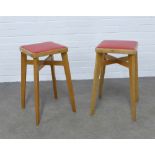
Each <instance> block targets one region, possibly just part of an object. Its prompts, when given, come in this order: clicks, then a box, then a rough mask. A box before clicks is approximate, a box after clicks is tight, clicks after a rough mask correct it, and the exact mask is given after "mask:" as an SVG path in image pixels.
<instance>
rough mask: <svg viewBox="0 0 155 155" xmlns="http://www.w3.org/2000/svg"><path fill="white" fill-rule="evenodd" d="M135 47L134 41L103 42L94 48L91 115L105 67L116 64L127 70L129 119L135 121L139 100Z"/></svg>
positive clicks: (100, 89)
mask: <svg viewBox="0 0 155 155" xmlns="http://www.w3.org/2000/svg"><path fill="white" fill-rule="evenodd" d="M137 46H138V43H137V42H136V41H122V40H105V41H102V42H101V43H100V44H99V45H98V46H97V47H96V63H95V70H94V80H93V88H92V95H91V105H90V113H91V115H93V114H94V113H95V106H96V99H97V95H99V98H101V97H102V89H103V83H104V75H105V68H106V65H110V64H115V63H117V64H120V65H122V66H124V67H127V68H129V75H130V101H131V118H132V120H133V121H136V106H137V102H138V98H139V84H138V60H137V59H138V58H137ZM110 54H126V55H127V56H125V57H121V58H116V57H114V56H112V55H110Z"/></svg>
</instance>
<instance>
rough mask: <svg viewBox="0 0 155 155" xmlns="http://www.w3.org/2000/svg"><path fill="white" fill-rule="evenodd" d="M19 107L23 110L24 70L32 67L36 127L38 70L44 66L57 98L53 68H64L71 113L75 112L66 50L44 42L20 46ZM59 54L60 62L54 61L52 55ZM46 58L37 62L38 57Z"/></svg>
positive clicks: (63, 47)
mask: <svg viewBox="0 0 155 155" xmlns="http://www.w3.org/2000/svg"><path fill="white" fill-rule="evenodd" d="M20 50H21V107H22V109H25V92H26V68H27V64H28V65H33V66H34V102H35V113H36V125H39V123H40V110H39V70H41V69H42V68H43V67H44V66H45V65H49V66H50V67H51V74H52V79H53V91H54V97H55V98H57V87H56V77H55V69H54V66H56V65H57V66H64V71H65V75H66V81H67V86H68V91H69V96H70V102H71V106H72V111H73V112H76V106H75V99H74V91H73V86H72V81H71V74H70V69H69V63H68V55H67V51H68V48H67V47H65V46H63V45H60V44H57V43H54V42H45V43H38V44H31V45H25V46H21V48H20ZM58 53H60V54H61V57H62V61H54V57H53V55H54V54H58ZM27 55H28V56H31V57H32V58H33V60H27ZM41 56H47V58H46V59H45V60H39V57H41Z"/></svg>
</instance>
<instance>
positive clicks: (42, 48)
mask: <svg viewBox="0 0 155 155" xmlns="http://www.w3.org/2000/svg"><path fill="white" fill-rule="evenodd" d="M21 48H23V49H25V50H27V51H30V52H32V53H40V52H47V51H50V50H57V49H62V48H67V47H66V46H64V45H60V44H57V43H54V42H43V43H37V44H31V45H23V46H21Z"/></svg>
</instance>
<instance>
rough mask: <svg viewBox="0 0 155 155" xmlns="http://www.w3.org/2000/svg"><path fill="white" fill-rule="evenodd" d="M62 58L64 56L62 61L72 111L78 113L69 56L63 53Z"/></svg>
mask: <svg viewBox="0 0 155 155" xmlns="http://www.w3.org/2000/svg"><path fill="white" fill-rule="evenodd" d="M61 56H62V60H63V63H64V71H65V75H66V81H67V86H68V92H69V97H70V103H71V106H72V111H73V112H76V105H75V98H74V90H73V85H72V80H71V73H70V68H69V62H68V55H67V53H62V54H61Z"/></svg>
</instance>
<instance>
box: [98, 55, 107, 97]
mask: <svg viewBox="0 0 155 155" xmlns="http://www.w3.org/2000/svg"><path fill="white" fill-rule="evenodd" d="M102 60H103V61H102V63H101V72H100V82H99V98H102V94H103V84H104V75H105V67H106V65H105V63H104V61H105V55H104V54H103V56H102Z"/></svg>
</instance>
